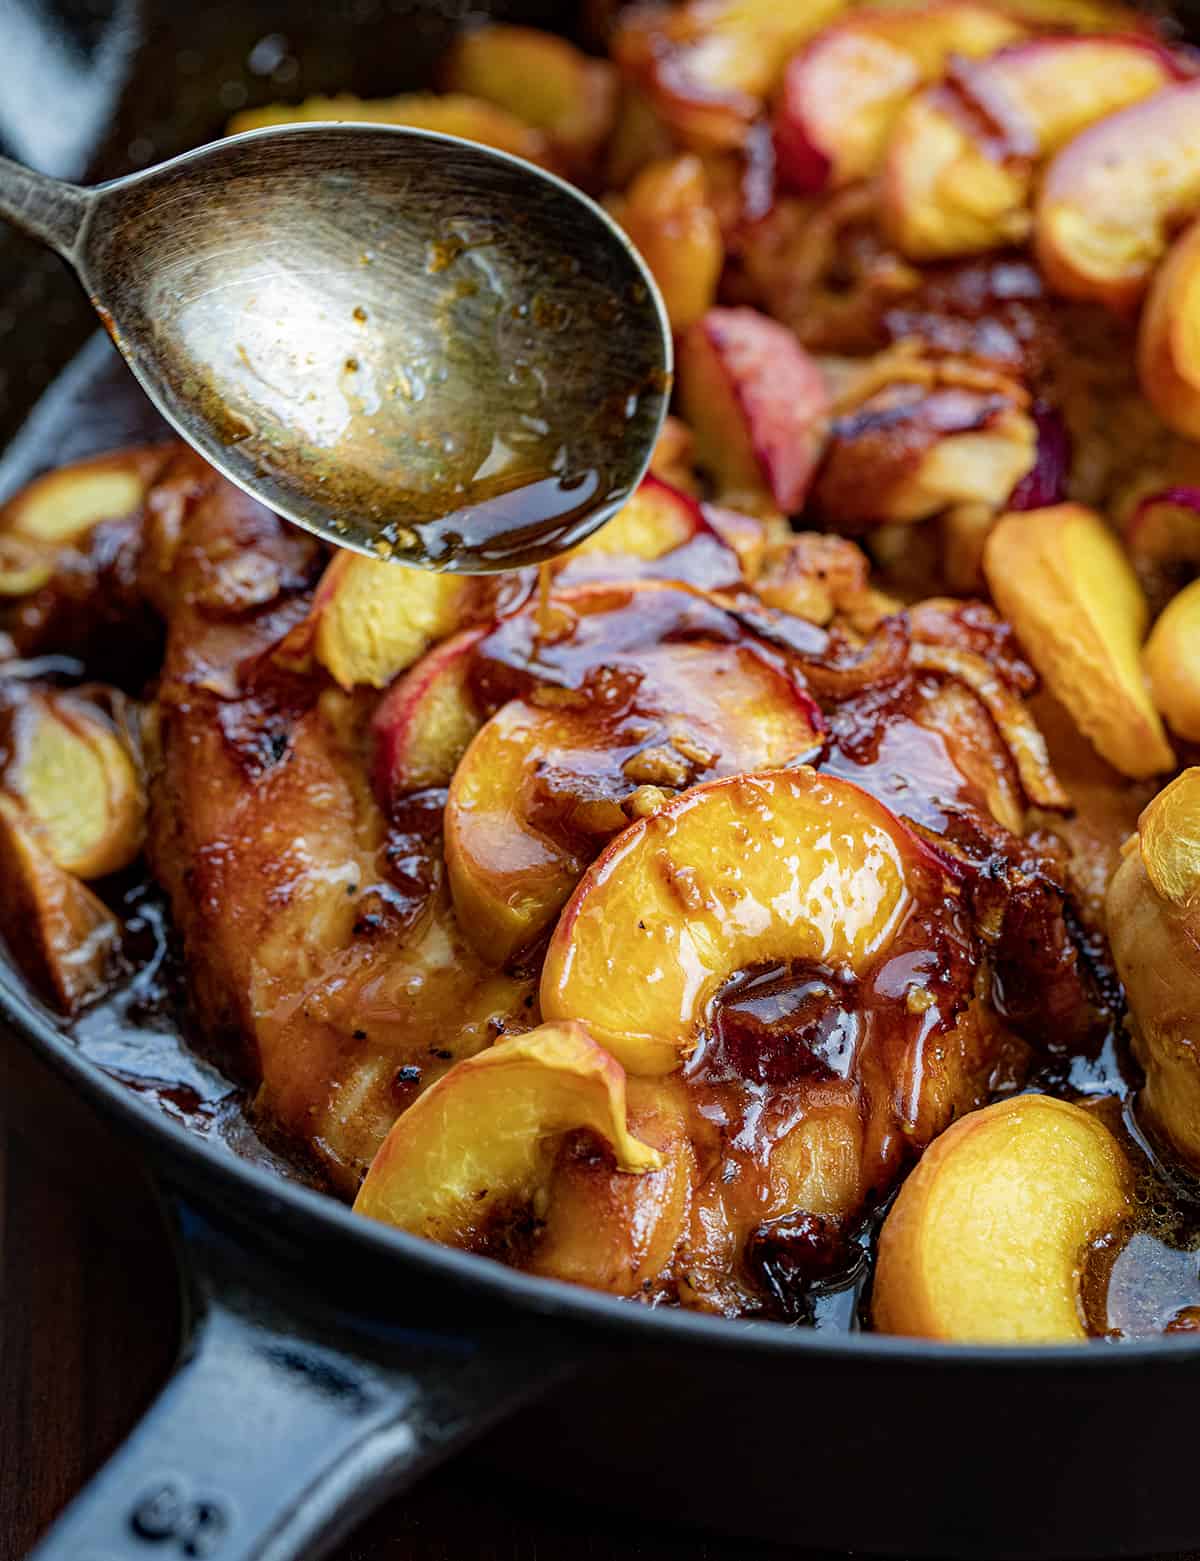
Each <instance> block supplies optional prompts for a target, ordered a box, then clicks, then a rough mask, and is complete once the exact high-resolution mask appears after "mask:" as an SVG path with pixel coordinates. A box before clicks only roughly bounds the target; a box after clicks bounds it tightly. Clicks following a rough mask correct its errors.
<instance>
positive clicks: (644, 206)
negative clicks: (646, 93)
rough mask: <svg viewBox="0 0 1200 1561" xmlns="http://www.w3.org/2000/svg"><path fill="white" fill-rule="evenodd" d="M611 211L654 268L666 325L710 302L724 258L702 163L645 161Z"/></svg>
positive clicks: (680, 322)
mask: <svg viewBox="0 0 1200 1561" xmlns="http://www.w3.org/2000/svg"><path fill="white" fill-rule="evenodd" d="M614 212H615V215H616V217H617V219H618V220H619V222H620V223H621V226H622V227H623V228H624V229H625V231H626V232H627V233H628V234H629V237H630V238H631V239H632V240H633V242H634V243H635V244H636V245H637V247H638V249H639V250H640V251H641V254H642V258H643V259H644V260H645V262H646V264H647V265H648V266H649V267H650V269H651V271H652V272H653V273H654V279H655V281H656V282H657V283H658V286H659V289H660V291H661V292H662V295H663V302H664V303H665V304H666V306H667V314H668V315H669V316H670V320H671V325H672V327H673V328H674V329H675V330H676V331H684V330H686V329H687V328H688V326H689V325H691V324H693V323H694V322H695V321H696V320H698V319H700V317H701V316H702V315H703V314H704V313H705V311H706V310H708V309H710V308H711V307H712V306H713V304H714V303H715V302H716V297H717V283H718V282H719V281H720V279H721V268H722V266H723V265H724V263H725V243H724V239H723V238H722V236H721V224H720V222H719V221H718V219H717V214H716V212H715V211H714V209H713V206H712V203H711V201H710V199H709V189H708V178H707V176H706V174H705V172H704V164H703V163H702V162H701V161H700V159H699V158H698V157H695V156H686V157H674V158H671V159H669V160H667V161H663V162H653V163H651V164H650V165H649V166H648V167H646V168H643V169H642V171H641V172H640V173H639V174H638V176H637V178H636V179H634V181H633V183H632V184H631V185H630V187H629V190H628V191H627V193H626V194H625V195H624V196H623V197H622V198H621V199H620V200H619V201H618V202H617V203H615V205H614Z"/></svg>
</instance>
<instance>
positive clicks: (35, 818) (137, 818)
mask: <svg viewBox="0 0 1200 1561" xmlns="http://www.w3.org/2000/svg"><path fill="white" fill-rule="evenodd" d="M6 716H7V719H6V722H5V728H6V729H5V730H4V732H3V735H2V737H0V754H3V753H4V752H5V751H7V758H6V760H5V762H4V763H3V764H0V790H2V791H4V792H6V793H7V794H8V795H9V796H10V797H11V798H13V799H14V800H15V801H16V802H17V803H19V804H20V806H21V808H22V809H23V811H24V813H25V814H26V815H27V817H28V818H29V819H30V821H31V822H32V823H33V825H34V826H35V827H36V830H37V833H38V838H39V841H40V844H41V846H42V848H43V849H44V850H45V851H46V853H47V854H48V855H49V856H50V858H51V859H52V860H53V861H54V862H55V863H57V865H58V866H59V867H61V868H63V869H64V870H65V871H66V872H68V873H72V874H74V875H75V876H76V877H79V878H103V877H104V876H105V875H106V874H107V873H114V872H117V871H118V870H119V869H120V868H122V867H128V865H129V863H130V862H132V861H133V859H134V858H135V857H136V856H137V854H138V852H139V851H140V850H141V848H142V839H143V836H144V834H145V825H146V797H145V793H144V791H143V789H142V783H141V778H140V776H139V774H138V771H137V768H136V766H135V764H134V762H133V758H132V757H131V755H130V751H129V748H128V747H127V746H126V744H125V742H124V741H123V740H122V738H121V737H120V735H119V734H118V731H117V728H116V726H115V725H114V724H113V722H112V721H111V720H110V719H109V718H108V716H107V715H106V714H105V713H104V711H103V710H101V709H100V708H99V706H98V705H96V704H94V703H92V702H91V701H89V700H87V699H86V698H84V697H82V696H81V695H76V694H66V693H49V692H47V693H38V694H33V695H31V696H30V697H28V698H27V699H24V700H22V701H21V702H20V703H18V704H16V705H15V706H13V707H12V709H11V710H9V711H8V712H6Z"/></svg>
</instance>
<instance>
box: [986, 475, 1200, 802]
mask: <svg viewBox="0 0 1200 1561" xmlns="http://www.w3.org/2000/svg"><path fill="white" fill-rule="evenodd" d="M983 567H984V573H985V574H986V576H987V582H988V586H989V588H990V590H991V593H992V596H993V598H994V600H995V602H996V605H997V606H998V607H999V609H1000V611H1001V612H1002V613H1003V615H1004V616H1005V617H1006V618H1008V620H1009V621H1010V622H1011V624H1012V625H1013V627H1014V628H1015V629H1016V631H1017V634H1018V635H1019V637H1020V639H1021V643H1022V644H1023V646H1024V648H1025V650H1026V653H1027V654H1028V655H1029V656H1030V658H1031V659H1032V661H1033V663H1034V665H1035V666H1036V667H1037V669H1038V671H1039V672H1040V673H1041V675H1042V677H1043V679H1044V680H1045V682H1046V685H1047V687H1048V688H1049V690H1050V692H1051V693H1052V694H1053V695H1054V696H1055V698H1057V699H1058V700H1059V701H1060V702H1061V703H1062V704H1063V705H1065V706H1066V708H1067V709H1068V710H1070V712H1071V714H1072V715H1073V717H1074V719H1075V722H1076V724H1077V725H1078V727H1079V729H1080V731H1082V732H1083V733H1084V735H1085V736H1087V737H1088V738H1090V739H1091V741H1092V742H1093V744H1094V745H1095V747H1096V748H1097V750H1098V751H1099V753H1100V754H1101V755H1102V756H1103V757H1104V758H1106V759H1107V760H1108V761H1109V763H1110V764H1112V765H1113V766H1114V767H1115V768H1116V769H1118V770H1120V771H1121V773H1122V774H1123V775H1128V776H1131V777H1134V778H1144V777H1146V776H1149V775H1157V774H1159V773H1160V772H1161V771H1163V770H1169V769H1170V768H1171V767H1172V766H1173V764H1174V762H1175V760H1174V755H1173V753H1172V752H1171V746H1170V744H1169V743H1168V741H1167V737H1166V733H1165V732H1164V731H1163V725H1162V721H1161V719H1160V718H1159V714H1158V711H1157V710H1156V709H1155V708H1154V705H1153V704H1152V702H1151V700H1150V696H1149V693H1148V691H1147V688H1146V682H1145V678H1144V676H1143V673H1142V666H1141V661H1140V653H1141V647H1142V639H1143V636H1144V634H1145V631H1146V622H1147V617H1148V609H1147V606H1146V599H1145V597H1144V595H1143V593H1142V589H1141V586H1140V585H1139V584H1138V582H1137V577H1136V575H1135V574H1134V572H1133V568H1132V566H1131V565H1130V563H1129V560H1128V559H1127V558H1126V556H1125V554H1124V552H1123V551H1122V549H1121V547H1120V545H1119V544H1118V543H1117V541H1116V539H1115V538H1114V537H1113V535H1112V533H1111V532H1110V531H1109V529H1108V527H1107V526H1106V525H1105V524H1104V522H1103V521H1102V520H1101V519H1100V517H1099V516H1098V515H1096V514H1094V513H1093V512H1092V511H1091V510H1088V509H1085V508H1084V507H1083V506H1082V505H1079V504H1059V505H1054V506H1052V507H1051V508H1049V509H1042V510H1026V511H1024V512H1022V513H1018V514H1009V515H1005V516H1003V517H1002V518H1001V519H1000V520H999V521H998V522H997V524H996V526H995V527H994V528H993V530H992V532H991V534H990V535H989V537H988V539H987V543H986V546H985V548H984V557H983Z"/></svg>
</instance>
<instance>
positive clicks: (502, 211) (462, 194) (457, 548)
mask: <svg viewBox="0 0 1200 1561" xmlns="http://www.w3.org/2000/svg"><path fill="white" fill-rule="evenodd" d="M0 215H4V216H6V217H8V218H9V219H10V220H11V221H13V222H14V223H16V224H17V226H19V227H21V228H23V229H24V230H25V231H26V232H27V233H30V234H32V235H33V236H34V237H35V238H38V239H41V240H43V241H44V242H45V243H47V244H49V245H51V246H52V247H53V248H54V249H56V250H57V251H58V253H59V254H60V255H62V256H63V257H64V259H66V260H67V261H69V262H70V264H71V265H72V266H74V268H75V271H76V273H77V274H78V276H79V279H80V281H81V282H82V283H83V285H84V287H85V288H86V289H87V291H88V293H89V295H90V296H91V298H92V301H93V303H94V304H95V306H96V308H97V310H98V311H99V313H100V315H101V317H102V318H103V320H104V321H105V323H106V325H107V326H108V328H109V330H110V331H111V333H112V336H113V340H114V341H115V342H116V344H117V346H118V347H119V348H120V350H121V352H122V353H123V354H124V355H125V358H126V360H127V362H128V363H129V366H130V367H131V368H132V370H133V372H134V374H136V376H137V378H138V379H139V380H140V381H141V383H142V385H143V386H144V387H145V389H146V391H147V393H148V394H149V396H150V398H151V400H152V401H153V402H154V403H155V405H156V406H157V407H158V408H159V410H160V411H161V412H162V413H163V414H164V415H165V416H166V417H167V419H168V420H169V421H170V422H171V423H173V424H174V426H175V427H176V428H177V429H178V430H179V432H180V433H181V434H182V435H183V437H184V438H185V439H187V440H188V441H189V442H190V443H191V444H193V445H194V446H195V447H196V449H198V450H199V451H200V453H201V454H202V455H203V456H205V458H206V459H207V460H209V461H211V462H212V464H213V465H214V466H216V467H217V468H218V469H219V470H220V471H222V472H224V473H225V475H226V476H228V477H230V478H232V480H233V481H234V482H236V483H239V484H240V485H241V486H242V487H243V488H245V489H247V490H248V491H249V492H251V493H253V494H254V495H255V496H256V497H257V498H260V499H262V500H263V501H264V502H265V503H266V504H268V505H270V506H271V508H272V509H274V510H276V511H277V512H278V513H279V514H281V515H284V516H286V517H287V518H288V519H290V520H293V521H296V522H297V523H298V524H299V525H301V526H306V527H307V528H308V529H309V530H310V531H315V532H317V533H319V534H320V535H322V536H324V537H326V538H328V539H329V540H330V541H333V542H335V543H338V544H339V545H341V546H344V547H351V548H357V549H358V550H359V551H361V552H368V553H372V554H378V555H381V556H385V557H392V558H395V559H396V560H397V561H399V562H401V563H406V564H415V565H420V566H423V567H426V568H432V569H453V570H461V571H468V572H469V571H486V570H494V569H501V568H508V567H512V566H514V565H518V564H525V563H532V562H536V561H538V560H540V559H543V558H547V557H550V556H551V555H553V554H555V553H558V552H560V551H562V550H563V549H564V548H567V547H570V546H573V545H574V544H575V543H577V542H579V541H581V540H582V539H583V538H584V537H585V536H587V535H588V534H589V533H590V532H592V531H594V530H595V529H596V528H597V527H598V526H599V525H601V524H602V523H603V522H604V521H605V520H606V519H608V517H609V516H610V515H611V514H612V513H613V511H614V510H615V509H616V508H617V507H618V506H619V505H620V504H621V502H622V501H623V500H624V498H625V497H626V496H627V495H628V494H629V493H630V491H631V490H632V489H633V488H634V487H635V486H636V484H637V483H638V481H639V480H640V479H641V477H642V475H643V473H644V471H645V469H646V466H647V463H648V461H649V458H650V453H651V450H652V447H653V444H654V440H655V438H656V436H657V433H658V430H659V427H660V425H661V422H662V417H663V414H664V412H665V409H666V403H667V397H668V394H669V386H670V374H671V336H670V330H669V328H668V325H667V321H666V316H665V313H664V310H663V306H662V301H661V299H660V298H659V295H658V293H657V290H656V289H655V286H654V283H653V281H652V279H651V278H650V276H649V274H648V272H647V271H646V268H645V266H644V265H643V263H642V262H641V260H640V259H639V258H638V256H637V254H636V253H635V251H634V250H633V248H632V247H631V245H630V244H629V242H628V240H627V239H626V238H625V237H624V235H623V234H622V233H621V231H620V229H619V228H617V226H616V225H615V224H614V223H613V222H612V221H611V220H610V218H609V217H608V216H607V215H606V214H605V213H604V212H603V211H602V210H601V209H600V208H599V207H598V206H596V205H595V204H593V203H592V202H591V201H589V200H588V199H587V197H586V196H584V195H582V194H580V192H579V191H578V190H576V189H574V188H572V187H571V186H570V185H568V184H565V183H563V181H562V180H560V179H556V178H555V177H554V176H553V175H551V174H549V173H546V172H544V171H542V170H541V169H539V168H535V167H533V166H532V165H531V164H529V163H525V162H522V161H521V160H520V159H519V158H514V157H509V156H507V155H506V154H504V153H502V152H497V151H493V150H491V149H490V148H487V147H483V146H476V145H474V144H472V143H469V142H465V141H459V140H456V139H454V138H453V137H450V136H442V135H435V134H433V133H431V132H428V131H418V130H408V129H402V128H394V127H381V126H376V125H289V126H283V127H280V128H277V129H270V130H256V131H250V132H249V133H248V134H246V135H240V136H233V137H230V138H229V139H228V140H224V141H218V142H215V143H213V144H212V145H211V146H204V147H201V148H199V149H198V150H197V151H194V152H189V153H187V154H186V155H184V156H183V157H177V158H175V159H173V160H172V161H171V162H167V163H163V164H161V165H160V166H158V167H156V168H150V169H147V170H145V171H144V172H142V173H137V174H133V175H131V176H130V177H128V178H125V179H118V180H115V181H114V182H112V183H109V184H103V185H99V186H98V187H96V188H95V189H81V188H79V187H77V186H75V185H70V184H63V183H60V182H59V181H58V180H55V179H49V178H47V177H45V176H44V175H41V174H36V173H33V172H31V171H30V170H29V169H26V168H22V167H20V166H19V165H18V164H15V163H11V162H7V161H5V160H3V159H0Z"/></svg>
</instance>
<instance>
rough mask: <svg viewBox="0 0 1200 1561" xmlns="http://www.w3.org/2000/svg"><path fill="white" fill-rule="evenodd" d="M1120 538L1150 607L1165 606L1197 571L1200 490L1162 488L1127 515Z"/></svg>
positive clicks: (1191, 488) (1181, 486) (1149, 495)
mask: <svg viewBox="0 0 1200 1561" xmlns="http://www.w3.org/2000/svg"><path fill="white" fill-rule="evenodd" d="M1121 534H1122V537H1123V539H1124V542H1125V547H1126V549H1127V551H1128V553H1129V557H1130V559H1131V560H1132V562H1133V567H1134V569H1135V570H1136V571H1137V577H1138V579H1139V580H1140V581H1141V583H1142V587H1143V589H1144V590H1145V592H1146V595H1147V596H1148V597H1149V599H1150V601H1151V603H1152V604H1154V605H1156V606H1159V607H1161V606H1163V605H1165V603H1166V602H1167V600H1168V599H1169V598H1170V597H1171V596H1172V595H1173V594H1174V592H1175V591H1176V590H1177V589H1178V587H1179V585H1180V583H1181V581H1186V580H1187V579H1189V578H1190V577H1191V576H1192V575H1194V574H1195V573H1196V571H1197V569H1200V488H1198V487H1193V486H1190V485H1187V484H1179V485H1177V486H1175V487H1171V488H1160V489H1157V490H1156V491H1154V492H1152V493H1147V494H1146V495H1145V497H1143V498H1141V499H1139V500H1138V502H1137V503H1136V504H1134V506H1133V507H1132V508H1131V509H1130V510H1129V512H1128V514H1127V515H1126V517H1125V520H1124V523H1123V524H1122V527H1121Z"/></svg>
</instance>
